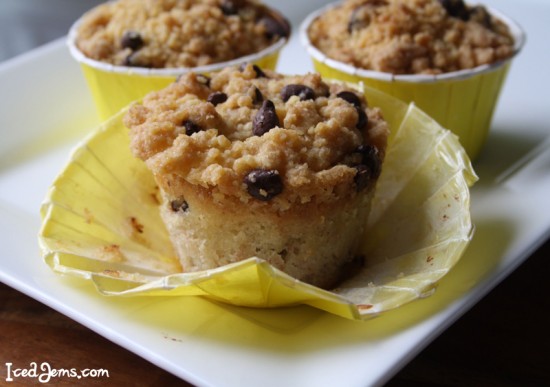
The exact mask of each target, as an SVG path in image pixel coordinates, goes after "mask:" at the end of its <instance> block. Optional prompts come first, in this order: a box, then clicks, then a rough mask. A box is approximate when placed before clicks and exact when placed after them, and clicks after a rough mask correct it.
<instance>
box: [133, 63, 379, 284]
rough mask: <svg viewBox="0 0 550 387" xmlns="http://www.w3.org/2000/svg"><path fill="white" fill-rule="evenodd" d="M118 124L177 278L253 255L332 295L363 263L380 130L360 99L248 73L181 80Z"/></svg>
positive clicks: (305, 78)
mask: <svg viewBox="0 0 550 387" xmlns="http://www.w3.org/2000/svg"><path fill="white" fill-rule="evenodd" d="M124 123H125V125H126V126H127V127H128V128H130V138H131V149H132V152H133V154H134V155H135V156H137V157H139V158H141V159H143V160H144V161H145V163H146V165H147V166H148V167H149V168H150V170H151V171H152V173H153V175H154V176H155V178H156V181H157V182H158V185H159V187H160V192H161V196H162V200H161V202H162V204H161V205H160V211H161V214H162V217H163V219H164V221H165V223H166V225H167V228H168V231H169V234H170V236H171V240H172V242H173V244H174V246H175V249H176V251H177V253H178V255H179V258H180V260H181V263H182V266H183V269H184V271H197V270H205V269H212V268H216V267H219V266H222V265H225V264H229V263H232V262H237V261H240V260H243V259H246V258H249V257H259V258H262V259H265V260H266V261H268V262H269V263H270V264H271V265H273V266H274V267H276V268H279V269H281V270H283V271H284V272H286V273H287V274H289V275H291V276H293V277H294V278H296V279H299V280H301V281H304V282H307V283H310V284H313V285H316V286H319V287H323V288H330V287H332V286H334V285H335V284H337V283H338V281H340V280H341V279H342V278H343V276H345V275H346V273H347V272H348V271H349V270H350V268H352V267H353V266H354V265H357V264H360V262H361V257H360V255H359V251H358V247H359V243H360V241H361V238H362V236H363V234H364V230H365V222H366V219H367V215H368V213H369V208H370V201H371V197H372V194H373V189H374V185H375V183H376V181H377V178H378V176H379V174H380V172H381V168H382V165H383V160H384V155H385V150H386V140H387V136H388V125H387V123H386V122H385V121H384V119H383V117H382V115H381V112H380V110H379V109H377V108H375V107H368V106H367V101H365V99H364V97H363V95H362V93H360V92H358V91H357V90H355V89H352V88H350V87H348V86H345V85H344V84H338V83H326V82H324V81H323V80H322V79H321V78H320V76H319V75H317V74H307V75H301V76H290V75H281V74H278V73H275V72H272V71H267V70H262V69H260V68H259V67H257V66H255V65H250V64H249V65H247V66H246V67H241V68H226V69H224V70H222V71H221V72H219V73H216V74H214V75H212V77H211V78H209V77H206V76H204V75H198V74H195V73H189V74H186V75H183V76H181V77H180V78H179V79H178V81H177V82H175V83H174V84H172V85H170V86H169V87H167V88H166V89H164V90H161V91H159V92H153V93H151V94H149V95H147V96H146V97H145V98H144V100H143V102H142V103H136V104H134V105H133V106H132V107H131V108H130V109H129V111H128V112H127V114H126V116H125V118H124Z"/></svg>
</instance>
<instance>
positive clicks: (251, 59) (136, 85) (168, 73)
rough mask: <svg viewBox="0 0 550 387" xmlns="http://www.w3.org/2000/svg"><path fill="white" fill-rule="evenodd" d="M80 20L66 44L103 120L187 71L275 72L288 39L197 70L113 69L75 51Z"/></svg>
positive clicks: (70, 32)
mask: <svg viewBox="0 0 550 387" xmlns="http://www.w3.org/2000/svg"><path fill="white" fill-rule="evenodd" d="M273 13H274V16H275V17H276V18H277V19H278V20H282V21H283V22H284V23H285V24H286V26H287V27H288V36H290V24H288V22H286V20H285V19H284V18H283V17H282V16H281V15H280V14H279V13H276V12H275V11H273ZM81 21H82V18H81V19H79V20H78V21H76V22H75V23H74V24H73V26H72V27H71V29H70V30H69V34H68V38H67V45H68V47H69V51H70V53H71V55H72V56H73V58H74V59H75V60H76V61H77V62H78V63H80V66H81V68H82V72H83V73H84V77H85V79H86V82H87V84H88V87H89V89H90V91H91V93H92V97H93V100H94V103H95V105H96V109H97V112H98V115H99V118H100V120H102V121H104V120H106V119H108V118H110V117H111V116H113V115H114V114H116V113H117V112H118V111H120V109H122V108H123V107H124V106H126V105H128V104H129V103H130V102H132V101H135V100H138V99H141V98H142V97H143V96H145V95H146V94H147V93H148V92H150V91H154V90H160V89H162V88H164V87H166V86H168V85H169V84H170V83H172V82H174V81H175V80H176V79H177V77H178V76H179V75H181V74H185V73H188V72H196V73H201V74H208V73H212V72H215V71H220V70H221V69H223V68H225V67H227V66H238V65H241V64H243V63H254V64H257V65H258V66H260V67H261V68H264V69H270V70H274V69H275V67H276V66H277V62H278V59H279V53H280V51H281V49H282V48H283V47H284V45H285V44H286V43H287V41H288V38H281V39H279V40H278V41H277V42H276V43H274V44H273V45H271V46H269V47H267V48H265V49H263V50H262V51H259V52H257V53H254V54H251V55H246V56H243V57H240V58H237V59H234V60H230V61H226V62H220V63H215V64H211V65H206V66H200V67H187V68H165V69H148V68H139V67H128V66H115V65H112V64H109V63H104V62H100V61H97V60H93V59H90V58H88V57H86V56H85V55H84V54H83V53H82V52H81V51H80V50H79V49H78V47H77V46H76V37H77V30H78V26H79V25H80V23H81Z"/></svg>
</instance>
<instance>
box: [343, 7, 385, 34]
mask: <svg viewBox="0 0 550 387" xmlns="http://www.w3.org/2000/svg"><path fill="white" fill-rule="evenodd" d="M386 5H388V2H387V1H386V0H369V1H368V2H367V3H365V4H361V5H359V6H357V7H355V9H354V10H353V11H352V12H351V15H350V18H349V21H348V33H350V34H351V33H352V32H353V31H356V30H361V29H363V28H367V27H368V26H369V25H370V24H371V22H372V21H373V19H374V18H375V17H376V12H375V10H376V8H377V7H382V6H386Z"/></svg>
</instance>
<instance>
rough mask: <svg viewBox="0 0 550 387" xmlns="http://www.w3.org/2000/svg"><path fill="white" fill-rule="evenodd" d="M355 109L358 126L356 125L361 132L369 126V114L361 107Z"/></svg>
mask: <svg viewBox="0 0 550 387" xmlns="http://www.w3.org/2000/svg"><path fill="white" fill-rule="evenodd" d="M355 109H356V110H357V124H355V127H356V128H357V129H359V130H363V129H365V128H366V127H367V125H368V124H369V117H368V116H367V113H365V111H364V110H363V109H361V108H360V107H358V108H355Z"/></svg>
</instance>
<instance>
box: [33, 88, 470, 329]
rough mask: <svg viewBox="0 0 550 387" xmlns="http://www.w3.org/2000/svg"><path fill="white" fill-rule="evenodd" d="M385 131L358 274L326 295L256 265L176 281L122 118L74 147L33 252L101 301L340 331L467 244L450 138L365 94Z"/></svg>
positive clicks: (153, 191) (462, 163)
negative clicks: (327, 320) (303, 313)
mask: <svg viewBox="0 0 550 387" xmlns="http://www.w3.org/2000/svg"><path fill="white" fill-rule="evenodd" d="M364 91H365V94H366V97H367V99H368V103H369V105H370V106H379V107H380V108H381V109H382V111H383V113H384V116H385V118H386V120H387V121H388V122H389V124H390V127H391V129H392V134H391V136H390V140H389V146H388V151H387V156H386V160H385V162H384V166H383V171H382V174H381V176H380V178H379V181H378V183H377V186H376V192H375V195H374V203H373V211H372V213H371V215H370V217H369V219H368V227H367V231H366V233H365V236H364V240H363V244H362V246H363V252H364V254H365V256H366V257H367V261H366V264H365V266H364V267H363V268H362V269H361V270H360V271H359V272H358V273H357V274H356V275H354V276H353V277H352V278H350V279H349V280H347V281H346V282H344V283H342V284H341V285H340V286H339V287H338V288H337V289H333V290H332V291H327V290H322V289H319V288H317V287H314V286H311V285H308V284H306V283H303V282H300V281H297V280H295V279H293V278H292V277H290V276H288V275H287V274H285V273H283V272H281V271H279V270H277V269H275V268H273V267H272V266H270V265H269V264H267V263H266V262H265V261H263V260H262V259H261V257H250V258H248V259H245V260H243V261H241V262H238V263H234V264H230V265H227V266H223V267H220V268H217V269H213V270H206V271H200V272H194V273H182V272H181V267H180V264H179V262H178V260H177V259H176V256H175V253H174V252H173V250H172V247H171V244H170V241H169V238H168V234H167V232H166V230H165V226H164V224H163V223H162V220H161V218H160V215H159V212H158V204H159V203H158V195H157V194H158V192H157V191H158V188H157V186H156V184H155V182H154V179H153V177H152V175H151V173H150V172H149V170H148V169H147V168H146V166H145V165H144V163H143V162H142V161H141V160H139V159H136V158H134V157H133V156H132V154H131V152H130V149H129V138H128V133H127V131H128V130H127V129H126V128H125V127H124V125H123V124H122V117H123V114H124V111H122V112H120V113H119V114H118V115H116V116H114V117H113V118H112V119H110V120H109V121H107V122H105V123H104V124H103V125H101V126H100V127H99V128H98V129H97V130H96V131H95V132H93V133H91V134H90V135H89V136H88V138H87V139H85V140H84V141H83V142H82V143H81V144H80V145H78V146H77V147H76V149H75V150H74V152H73V153H72V156H71V158H70V162H69V163H68V164H67V166H66V167H65V168H64V170H63V171H62V172H61V174H60V175H59V176H58V177H57V179H56V180H55V181H54V183H53V185H52V186H51V188H50V190H49V192H48V194H47V197H46V199H45V201H44V203H43V206H42V209H41V213H42V217H43V224H42V228H41V230H40V234H39V242H40V246H41V249H42V252H43V257H44V259H45V262H46V263H47V264H48V266H50V267H51V268H52V269H53V270H54V271H55V272H57V273H62V274H69V275H74V276H78V277H82V278H85V279H88V280H91V281H93V283H94V284H95V285H96V287H97V289H98V290H99V291H100V292H101V293H102V294H105V295H111V296H132V295H151V296H204V297H209V298H211V299H214V300H217V301H222V302H225V303H229V304H233V305H242V306H251V307H280V306H290V305H299V304H307V305H310V306H313V307H315V308H319V309H322V310H325V311H327V312H330V313H333V314H336V315H339V316H342V317H346V318H349V319H357V320H360V319H366V318H368V317H369V316H373V315H376V314H379V313H381V312H384V311H387V310H390V309H393V308H396V307H399V306H400V305H403V304H405V303H407V302H410V301H412V300H415V299H417V298H419V297H423V296H426V295H429V294H430V293H431V292H432V290H433V289H434V288H435V286H436V284H437V282H438V281H439V280H440V279H441V278H442V277H443V276H444V275H445V274H446V273H447V272H449V270H451V268H452V267H453V266H454V265H455V263H456V262H457V261H458V260H459V259H460V257H461V255H462V253H463V252H464V250H465V248H466V246H467V245H468V243H469V241H470V240H471V238H472V230H473V226H472V223H471V218H470V210H469V207H470V194H469V186H470V185H471V184H473V183H474V182H475V181H476V179H477V177H476V175H475V173H474V171H473V169H472V167H471V164H470V160H469V159H468V156H467V155H466V153H465V151H464V149H463V148H462V147H461V145H460V144H459V142H458V139H457V137H456V136H455V135H454V134H452V133H451V132H450V131H448V130H445V129H442V128H441V127H440V126H439V125H438V124H437V123H436V122H435V121H434V120H433V119H431V118H430V117H428V116H427V115H426V114H425V113H423V112H422V111H421V110H419V109H418V108H416V107H415V106H414V105H413V104H410V105H407V104H405V103H403V102H401V101H399V100H397V99H395V98H393V97H389V96H387V95H385V94H383V93H381V92H379V91H376V90H374V89H369V88H365V89H364Z"/></svg>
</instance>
